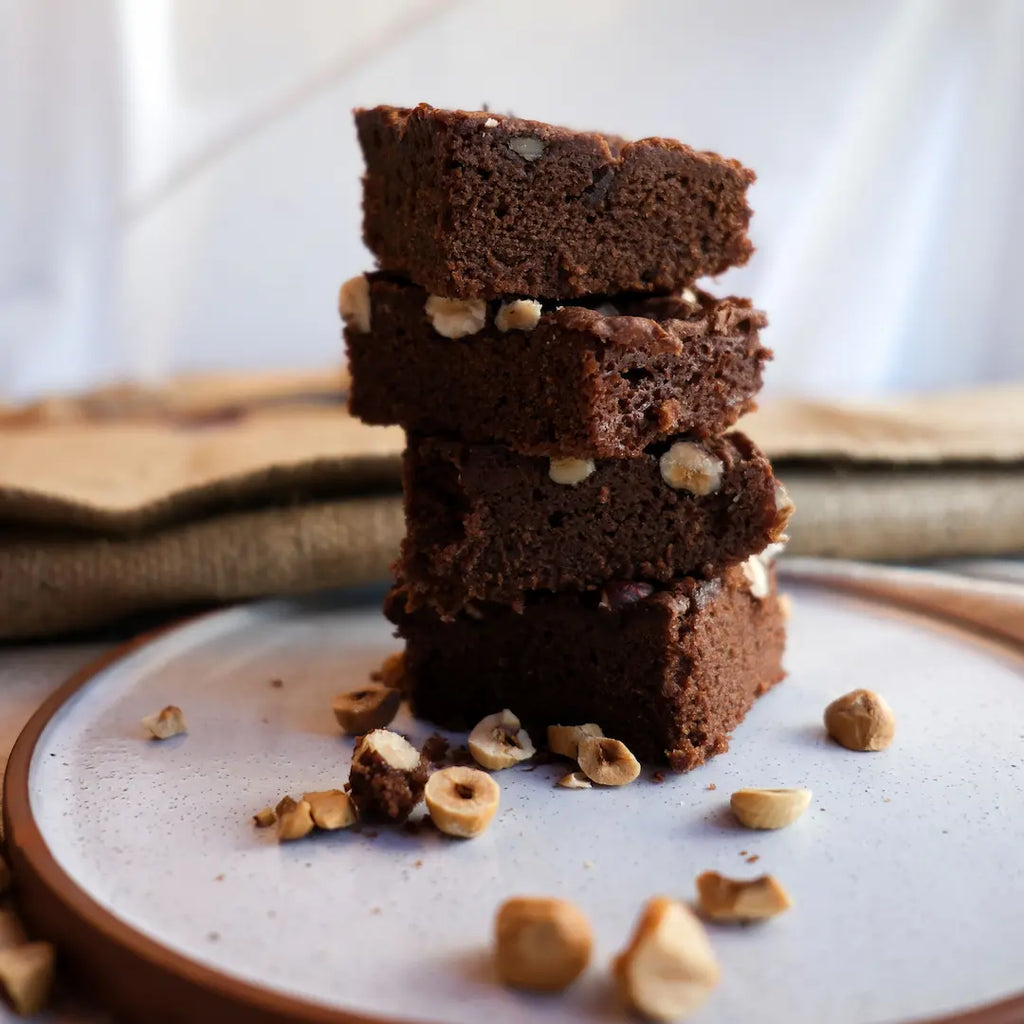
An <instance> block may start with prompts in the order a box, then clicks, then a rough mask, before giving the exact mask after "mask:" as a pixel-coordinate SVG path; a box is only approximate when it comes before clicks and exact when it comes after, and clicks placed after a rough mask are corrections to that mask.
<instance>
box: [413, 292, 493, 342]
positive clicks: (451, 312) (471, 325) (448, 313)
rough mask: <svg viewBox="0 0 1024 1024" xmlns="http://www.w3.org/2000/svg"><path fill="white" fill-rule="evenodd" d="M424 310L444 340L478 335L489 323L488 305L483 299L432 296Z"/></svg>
mask: <svg viewBox="0 0 1024 1024" xmlns="http://www.w3.org/2000/svg"><path fill="white" fill-rule="evenodd" d="M424 308H425V309H426V312H427V317H428V318H429V320H430V322H431V324H432V325H433V327H434V330H435V331H437V333H438V334H440V335H441V337H442V338H452V339H455V338H464V337H466V335H468V334H477V333H478V332H479V331H482V330H483V327H484V324H485V323H487V303H486V302H484V300H483V299H445V298H442V297H441V296H440V295H431V296H430V297H429V298H428V299H427V304H426V306H425V307H424Z"/></svg>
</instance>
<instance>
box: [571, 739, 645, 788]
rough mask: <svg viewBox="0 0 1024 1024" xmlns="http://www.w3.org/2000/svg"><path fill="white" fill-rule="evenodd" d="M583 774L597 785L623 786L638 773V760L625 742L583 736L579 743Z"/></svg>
mask: <svg viewBox="0 0 1024 1024" xmlns="http://www.w3.org/2000/svg"><path fill="white" fill-rule="evenodd" d="M579 762H580V768H582V769H583V773H584V775H586V776H587V778H588V779H590V781H591V782H596V783H597V784H598V785H599V786H625V785H628V784H629V783H630V782H632V781H633V780H634V779H635V778H636V777H637V776H638V775H639V774H640V762H639V761H637V759H636V758H635V757H634V756H633V755H632V754H631V753H630V750H629V748H628V747H627V746H626V744H625V743H622V742H620V741H619V740H613V739H609V738H608V737H604V736H584V737H583V738H582V739H581V740H580V744H579Z"/></svg>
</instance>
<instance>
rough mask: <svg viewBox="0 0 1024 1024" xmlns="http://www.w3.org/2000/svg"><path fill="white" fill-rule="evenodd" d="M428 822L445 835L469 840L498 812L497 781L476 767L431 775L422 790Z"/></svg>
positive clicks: (453, 769)
mask: <svg viewBox="0 0 1024 1024" xmlns="http://www.w3.org/2000/svg"><path fill="white" fill-rule="evenodd" d="M424 797H425V798H426V801H427V811H428V812H429V814H430V819H431V821H433V823H434V824H435V825H436V826H437V827H438V829H439V830H440V831H441V832H444V833H445V835H449V836H457V837H458V838H460V839H472V838H473V836H478V835H480V833H481V832H483V831H484V829H486V828H487V826H488V825H489V824H490V823H491V819H492V818H493V817H494V815H495V812H496V811H497V810H498V801H499V797H500V790H499V788H498V784H497V782H495V781H494V779H492V778H491V776H490V775H488V774H487V773H486V772H482V771H480V769H479V768H466V767H460V766H455V767H452V768H442V769H441V770H440V771H437V772H434V774H433V775H431V776H430V778H429V779H428V780H427V786H426V789H425V790H424Z"/></svg>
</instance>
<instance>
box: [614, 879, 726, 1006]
mask: <svg viewBox="0 0 1024 1024" xmlns="http://www.w3.org/2000/svg"><path fill="white" fill-rule="evenodd" d="M614 969H615V976H616V979H617V980H618V983H619V989H620V991H621V993H622V995H623V997H624V998H625V1000H626V1002H627V1003H629V1005H630V1006H631V1007H632V1008H633V1009H634V1010H636V1012H637V1013H639V1014H641V1015H642V1016H644V1017H646V1018H648V1019H649V1020H658V1021H671V1020H675V1019H676V1018H677V1017H686V1016H689V1015H690V1014H692V1013H694V1012H695V1011H696V1010H698V1009H699V1008H700V1007H701V1006H703V1004H704V1003H705V1002H706V1000H707V998H708V996H709V995H710V994H711V992H712V990H713V989H714V988H715V986H716V985H717V984H718V981H719V977H720V974H721V972H720V971H719V968H718V962H717V961H716V960H715V954H714V952H713V951H712V949H711V943H710V942H709V941H708V936H707V932H706V931H705V930H704V926H703V925H702V924H701V923H700V920H699V919H698V918H697V916H696V915H695V914H694V913H693V911H691V910H690V909H689V907H686V906H684V905H683V904H682V903H679V902H677V901H676V900H670V899H667V898H666V897H664V896H658V897H655V898H654V899H652V900H651V901H650V902H649V903H648V904H647V906H646V907H644V910H643V913H642V914H641V916H640V920H639V921H638V922H637V926H636V929H635V931H634V932H633V936H632V938H631V940H630V943H629V945H628V946H627V947H626V949H625V950H624V951H623V952H622V953H620V954H619V956H618V958H617V959H616V961H615V967H614Z"/></svg>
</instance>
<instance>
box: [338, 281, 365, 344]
mask: <svg viewBox="0 0 1024 1024" xmlns="http://www.w3.org/2000/svg"><path fill="white" fill-rule="evenodd" d="M338 312H339V313H340V314H341V318H342V319H343V320H344V321H345V326H346V327H348V328H349V330H352V331H355V333H356V334H368V333H369V331H370V282H369V281H368V280H367V279H366V275H365V274H360V275H359V276H358V277H353V278H350V279H349V280H348V281H346V282H345V283H344V284H343V285H342V286H341V289H340V290H339V292H338Z"/></svg>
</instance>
